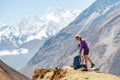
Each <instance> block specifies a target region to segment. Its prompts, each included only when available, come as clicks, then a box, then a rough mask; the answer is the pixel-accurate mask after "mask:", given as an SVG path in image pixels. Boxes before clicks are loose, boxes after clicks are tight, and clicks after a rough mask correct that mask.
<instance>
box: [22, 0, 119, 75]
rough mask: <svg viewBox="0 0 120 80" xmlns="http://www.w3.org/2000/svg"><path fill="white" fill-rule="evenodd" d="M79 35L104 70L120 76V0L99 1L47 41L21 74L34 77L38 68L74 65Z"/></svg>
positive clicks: (94, 59) (91, 55) (93, 58)
mask: <svg viewBox="0 0 120 80" xmlns="http://www.w3.org/2000/svg"><path fill="white" fill-rule="evenodd" d="M76 35H81V36H82V37H83V39H85V40H86V41H87V43H88V45H89V47H90V57H91V58H92V60H93V62H94V63H95V64H96V66H97V67H99V68H100V70H101V71H104V72H110V73H112V74H115V75H120V45H119V44H120V0H97V1H95V2H94V3H93V4H92V5H91V6H90V7H89V8H87V9H86V10H84V11H83V12H82V13H81V14H80V15H79V16H78V17H77V18H76V19H75V20H74V21H73V22H71V23H70V24H69V25H68V26H67V27H65V28H64V29H62V30H61V31H60V32H59V33H58V34H57V35H56V36H54V37H52V38H50V39H49V40H47V41H46V42H45V44H44V45H43V46H42V47H41V48H40V49H39V51H38V52H37V53H36V54H35V56H34V57H33V58H32V59H31V60H30V61H29V62H28V64H27V65H26V66H24V67H23V68H22V69H21V70H20V71H21V72H22V73H24V74H25V75H27V76H31V75H32V73H33V71H34V69H35V68H51V67H63V66H65V65H71V64H72V61H73V57H74V56H75V55H77V50H78V48H77V44H78V43H77V41H76V40H75V39H74V37H75V36H76ZM26 70H27V71H26Z"/></svg>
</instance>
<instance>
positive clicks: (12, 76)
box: [0, 60, 30, 80]
mask: <svg viewBox="0 0 120 80" xmlns="http://www.w3.org/2000/svg"><path fill="white" fill-rule="evenodd" d="M0 80H30V79H29V78H27V77H26V76H24V75H22V74H21V73H19V72H17V71H15V70H14V69H12V68H10V67H9V66H7V65H6V64H5V63H4V62H2V61H1V60H0Z"/></svg>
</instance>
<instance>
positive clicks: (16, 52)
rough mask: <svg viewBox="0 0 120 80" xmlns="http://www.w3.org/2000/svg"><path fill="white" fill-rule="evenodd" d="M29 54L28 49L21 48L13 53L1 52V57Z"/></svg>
mask: <svg viewBox="0 0 120 80" xmlns="http://www.w3.org/2000/svg"><path fill="white" fill-rule="evenodd" d="M28 52H29V50H28V49H24V48H20V49H17V50H13V51H8V50H2V51H0V56H7V55H18V54H27V53H28Z"/></svg>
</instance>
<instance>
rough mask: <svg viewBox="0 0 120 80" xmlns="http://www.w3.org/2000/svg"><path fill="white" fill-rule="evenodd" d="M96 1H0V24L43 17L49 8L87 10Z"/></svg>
mask: <svg viewBox="0 0 120 80" xmlns="http://www.w3.org/2000/svg"><path fill="white" fill-rule="evenodd" d="M94 1H96V0H0V24H13V23H16V22H18V21H20V20H21V19H22V18H27V17H30V16H32V15H36V16H38V17H40V16H42V15H44V13H45V12H46V11H47V9H48V8H49V7H61V8H64V9H78V10H80V11H83V10H85V9H86V8H88V7H89V6H90V5H91V4H92V3H93V2H94Z"/></svg>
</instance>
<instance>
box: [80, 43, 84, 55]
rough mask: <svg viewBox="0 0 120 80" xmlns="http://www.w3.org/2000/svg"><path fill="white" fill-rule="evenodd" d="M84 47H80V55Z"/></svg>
mask: <svg viewBox="0 0 120 80" xmlns="http://www.w3.org/2000/svg"><path fill="white" fill-rule="evenodd" d="M82 46H83V45H82V44H81V45H80V54H81V52H82Z"/></svg>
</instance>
